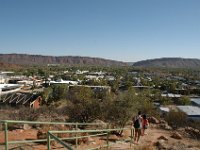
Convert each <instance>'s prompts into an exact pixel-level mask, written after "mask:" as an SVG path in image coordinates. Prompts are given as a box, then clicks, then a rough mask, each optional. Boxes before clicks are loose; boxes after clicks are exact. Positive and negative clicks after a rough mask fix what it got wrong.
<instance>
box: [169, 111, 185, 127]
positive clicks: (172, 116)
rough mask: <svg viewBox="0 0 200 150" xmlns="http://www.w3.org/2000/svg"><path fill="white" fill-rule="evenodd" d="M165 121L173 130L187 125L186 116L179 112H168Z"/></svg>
mask: <svg viewBox="0 0 200 150" xmlns="http://www.w3.org/2000/svg"><path fill="white" fill-rule="evenodd" d="M165 120H166V121H167V122H168V124H169V125H171V126H172V127H174V128H178V127H184V126H186V125H187V115H186V114H185V113H183V112H181V111H177V112H176V111H170V112H169V113H168V114H167V115H166V116H165Z"/></svg>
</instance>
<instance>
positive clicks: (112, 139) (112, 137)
mask: <svg viewBox="0 0 200 150" xmlns="http://www.w3.org/2000/svg"><path fill="white" fill-rule="evenodd" d="M100 140H107V137H106V136H105V137H101V138H100ZM108 140H109V141H112V142H116V141H118V140H119V137H118V136H116V135H114V134H112V135H109V137H108Z"/></svg>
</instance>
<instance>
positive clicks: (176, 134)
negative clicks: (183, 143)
mask: <svg viewBox="0 0 200 150" xmlns="http://www.w3.org/2000/svg"><path fill="white" fill-rule="evenodd" d="M171 137H172V138H174V139H178V140H180V139H182V136H181V135H180V134H179V133H178V132H174V133H173V134H172V135H171Z"/></svg>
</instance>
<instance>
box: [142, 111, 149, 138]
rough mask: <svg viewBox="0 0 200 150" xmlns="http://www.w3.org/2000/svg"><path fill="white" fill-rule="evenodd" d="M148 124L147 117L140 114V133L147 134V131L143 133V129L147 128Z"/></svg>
mask: <svg viewBox="0 0 200 150" xmlns="http://www.w3.org/2000/svg"><path fill="white" fill-rule="evenodd" d="M148 126H149V121H148V119H147V116H146V115H145V114H144V115H142V135H147V133H145V130H146V129H147V128H148Z"/></svg>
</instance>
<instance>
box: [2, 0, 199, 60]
mask: <svg viewBox="0 0 200 150" xmlns="http://www.w3.org/2000/svg"><path fill="white" fill-rule="evenodd" d="M0 53H1V54H10V53H22V54H39V55H53V56H90V57H101V58H106V59H113V60H119V61H126V62H135V61H139V60H145V59H153V58H161V57H183V58H198V59H199V58H200V0H0Z"/></svg>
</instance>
